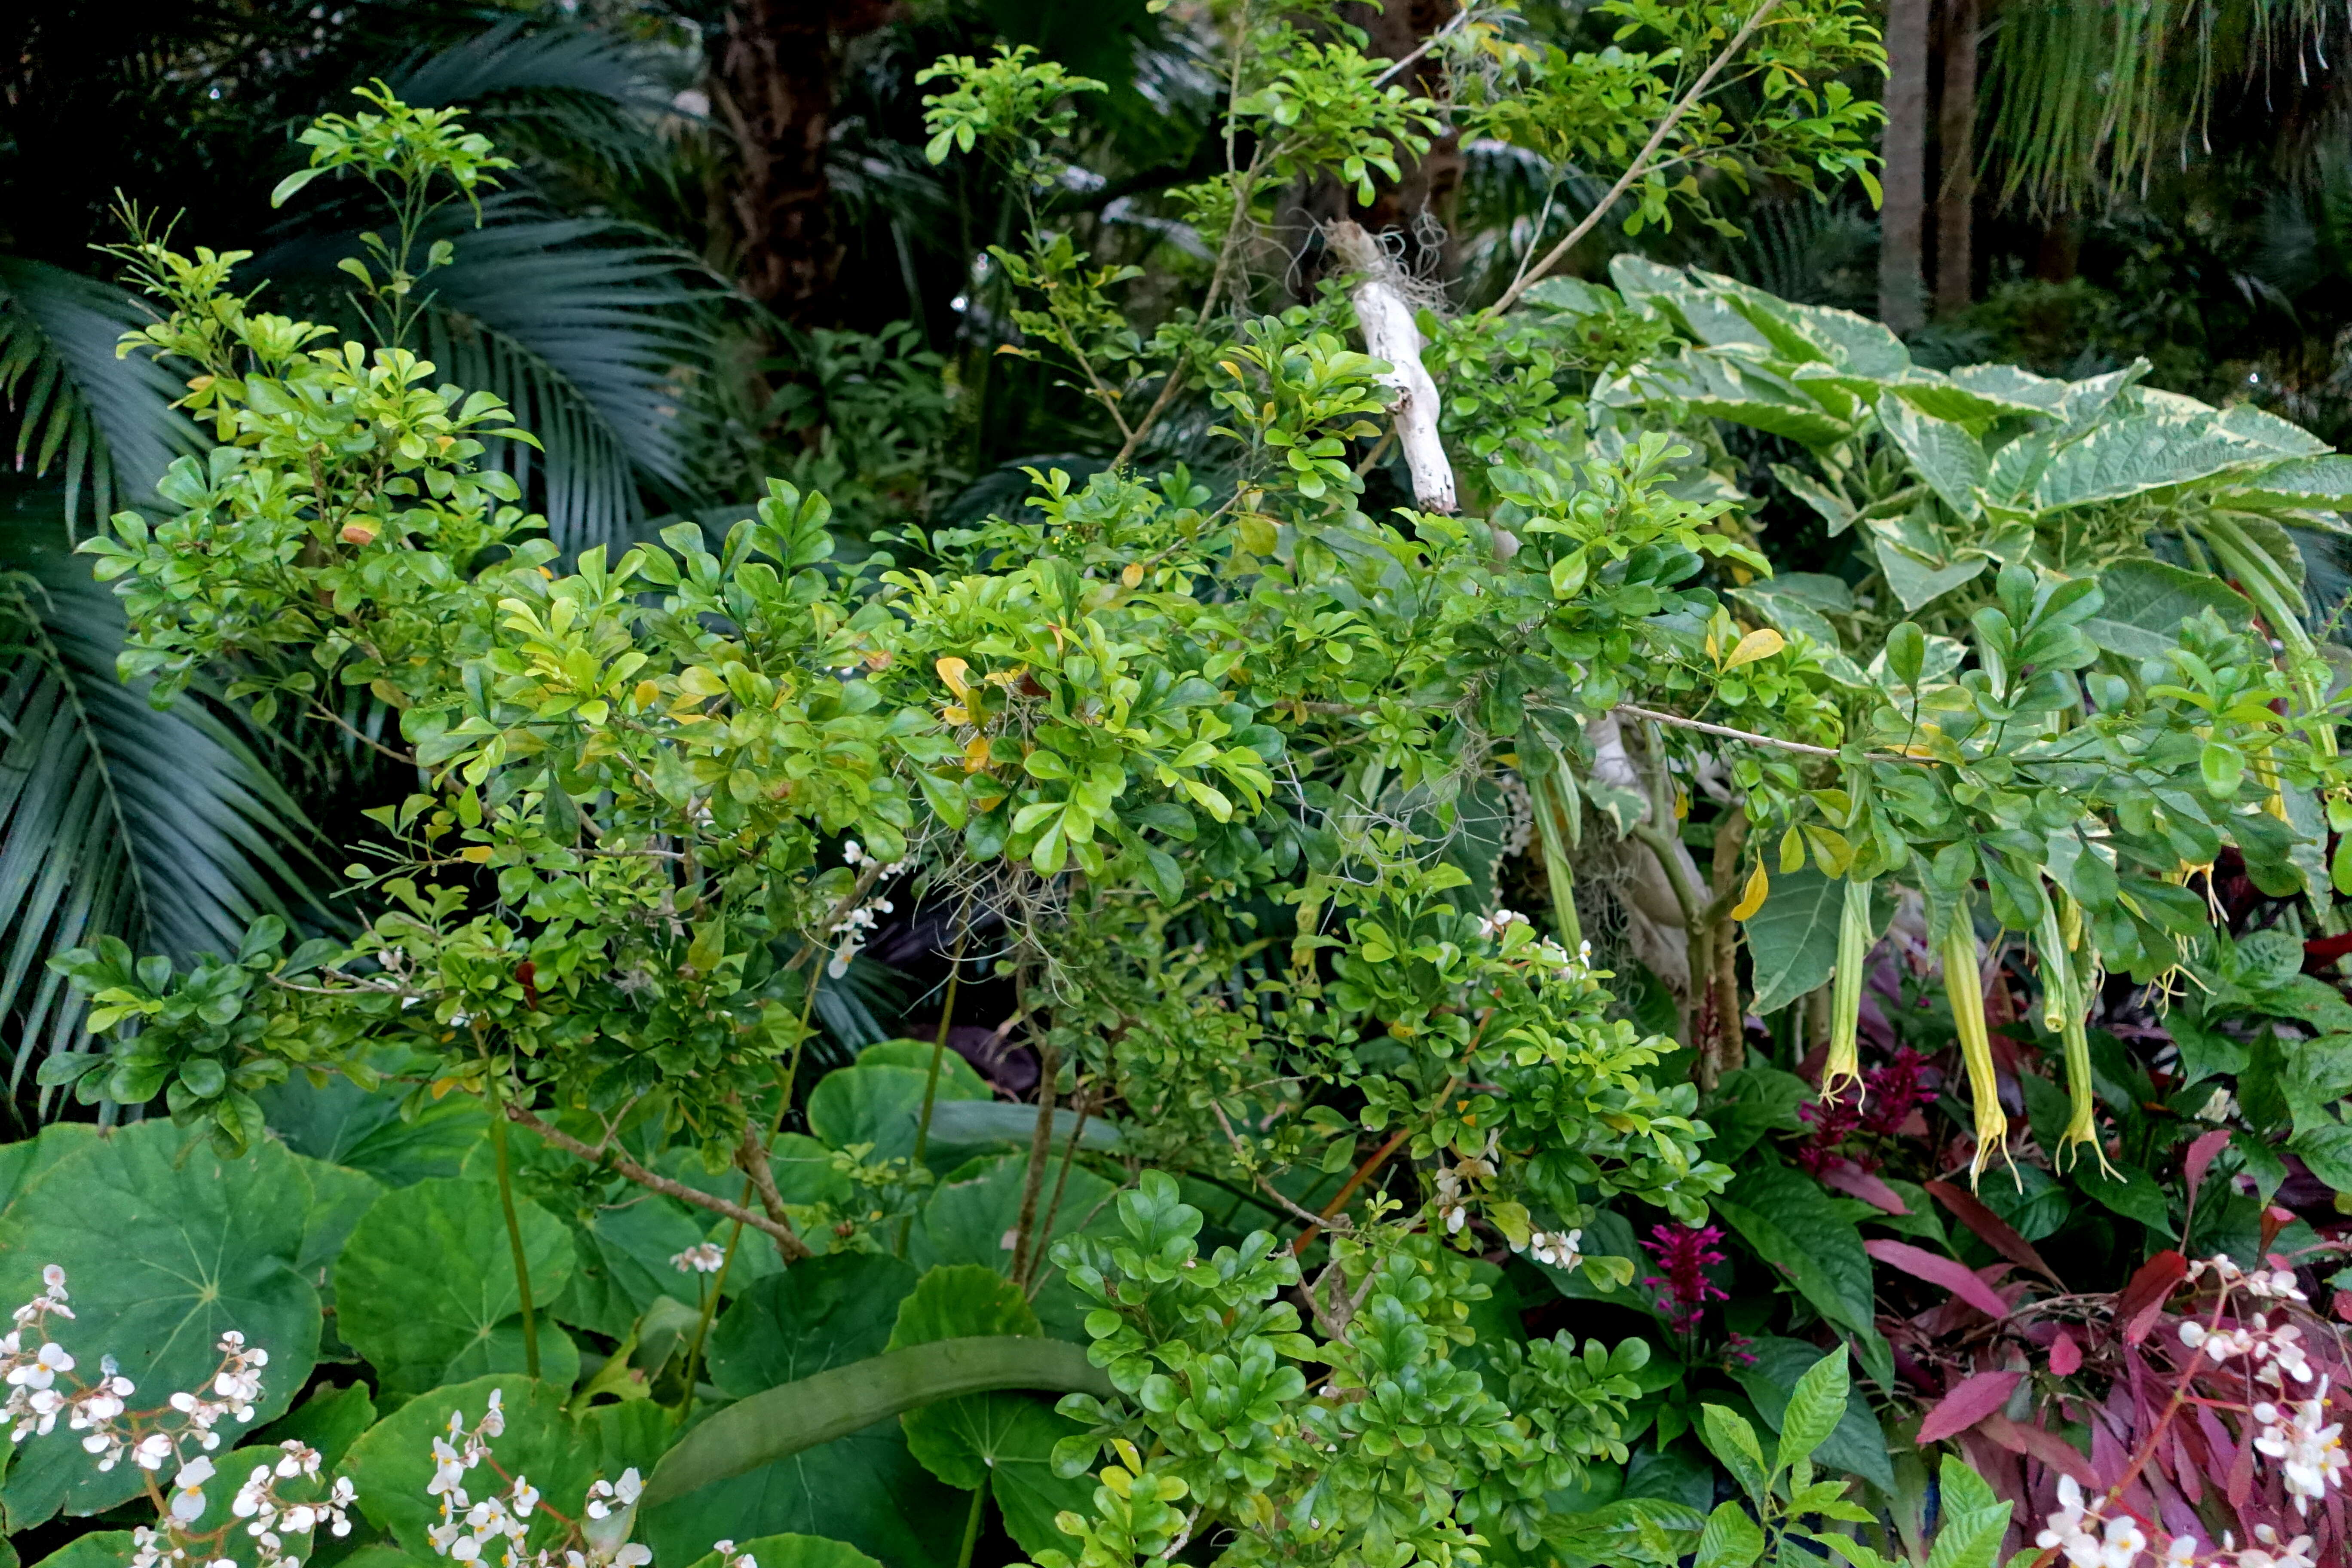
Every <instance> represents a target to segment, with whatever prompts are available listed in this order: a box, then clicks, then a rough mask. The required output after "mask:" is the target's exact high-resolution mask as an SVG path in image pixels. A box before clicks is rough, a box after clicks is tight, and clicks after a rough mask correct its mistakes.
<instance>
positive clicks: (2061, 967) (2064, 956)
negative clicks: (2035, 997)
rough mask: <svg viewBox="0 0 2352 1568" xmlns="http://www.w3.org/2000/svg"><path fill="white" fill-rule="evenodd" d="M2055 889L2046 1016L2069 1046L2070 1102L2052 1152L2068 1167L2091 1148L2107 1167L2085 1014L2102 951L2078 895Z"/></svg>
mask: <svg viewBox="0 0 2352 1568" xmlns="http://www.w3.org/2000/svg"><path fill="white" fill-rule="evenodd" d="M2050 892H2051V900H2052V904H2053V908H2052V910H2051V913H2050V914H2049V915H2048V916H2047V917H2046V918H2045V919H2044V920H2043V921H2042V948H2043V952H2042V991H2043V995H2042V1016H2043V1018H2044V1019H2045V1020H2047V1021H2048V1022H2049V1023H2050V1026H2051V1027H2052V1028H2054V1029H2056V1030H2057V1031H2058V1039H2059V1042H2060V1044H2061V1045H2062V1046H2063V1047H2064V1050H2065V1056H2066V1095H2067V1099H2068V1100H2069V1101H2070V1105H2069V1107H2068V1113H2067V1117H2066V1131H2064V1132H2063V1133H2062V1134H2060V1136H2059V1139H2058V1147H2057V1148H2056V1149H2054V1150H2053V1151H2052V1153H2053V1156H2054V1160H2055V1163H2056V1164H2057V1166H2058V1168H2059V1169H2060V1170H2062V1171H2063V1170H2064V1169H2066V1168H2067V1167H2068V1166H2069V1165H2071V1164H2072V1163H2074V1158H2076V1157H2077V1155H2076V1153H2075V1152H2076V1151H2079V1150H2081V1149H2083V1148H2084V1147H2088V1148H2089V1149H2090V1151H2091V1154H2092V1157H2093V1158H2095V1159H2096V1160H2097V1161H2098V1162H2099V1168H2100V1169H2101V1170H2103V1171H2105V1170H2107V1169H2108V1167H2107V1153H2106V1151H2105V1149H2102V1148H2101V1147H2100V1146H2099V1128H2098V1122H2097V1121H2096V1119H2095V1117H2096V1111H2097V1109H2098V1107H2097V1103H2096V1101H2095V1100H2094V1099H2093V1097H2092V1092H2091V1037H2090V1031H2089V1027H2088V1024H2087V1020H2086V1018H2085V1015H2086V1014H2087V1013H2088V1012H2089V1010H2090V1005H2091V994H2092V993H2093V992H2094V991H2095V989H2096V988H2097V986H2098V983H2099V982H2098V973H2099V955H2098V953H2097V952H2095V951H2094V950H2093V949H2092V947H2091V944H2090V942H2088V941H2087V940H2085V935H2086V933H2085V932H2084V930H2083V911H2082V910H2080V909H2079V908H2078V907H2077V906H2076V905H2075V903H2074V900H2073V899H2072V898H2069V897H2068V896H2067V895H2066V893H2065V891H2064V889H2059V888H2053V889H2051V890H2050ZM2053 954H2055V955H2056V956H2055V959H2054V961H2053V956H2052V955H2053ZM2108 1173H2109V1174H2113V1172H2112V1171H2109V1172H2108Z"/></svg>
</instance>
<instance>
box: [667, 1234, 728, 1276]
mask: <svg viewBox="0 0 2352 1568" xmlns="http://www.w3.org/2000/svg"><path fill="white" fill-rule="evenodd" d="M669 1266H670V1267H671V1268H675V1269H677V1271H678V1272H679V1273H680V1274H716V1273H718V1272H719V1269H721V1268H725V1267H726V1266H727V1254H726V1252H725V1251H724V1250H722V1249H721V1248H720V1247H719V1244H718V1243H717V1242H715V1241H705V1242H699V1243H698V1244H696V1245H695V1246H693V1247H688V1248H687V1249H686V1250H685V1251H684V1252H681V1253H678V1254H677V1256H675V1257H673V1258H671V1259H670V1260H669Z"/></svg>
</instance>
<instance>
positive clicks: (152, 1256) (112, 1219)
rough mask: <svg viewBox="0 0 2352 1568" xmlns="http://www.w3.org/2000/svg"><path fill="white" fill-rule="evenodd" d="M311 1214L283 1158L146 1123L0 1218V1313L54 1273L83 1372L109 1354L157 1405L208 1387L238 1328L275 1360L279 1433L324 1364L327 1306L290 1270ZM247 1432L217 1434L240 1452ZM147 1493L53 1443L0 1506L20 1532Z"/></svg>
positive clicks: (272, 1151) (62, 1170)
mask: <svg viewBox="0 0 2352 1568" xmlns="http://www.w3.org/2000/svg"><path fill="white" fill-rule="evenodd" d="M309 1219H310V1178H309V1177H308V1176H307V1175H305V1174H304V1173H303V1171H302V1167H301V1163H300V1162H299V1161H298V1160H296V1159H295V1157H294V1156H293V1155H291V1154H289V1153H288V1152H286V1149H285V1147H284V1146H283V1145H281V1144H279V1143H277V1142H272V1141H262V1142H257V1143H256V1144H255V1145H254V1146H253V1148H252V1149H251V1150H250V1151H249V1152H247V1154H246V1155H245V1156H244V1157H243V1158H242V1159H237V1160H223V1159H221V1158H220V1157H219V1155H218V1154H217V1153H215V1152H214V1150H213V1147H212V1144H211V1142H210V1141H209V1140H208V1139H207V1138H206V1137H205V1133H204V1131H203V1130H202V1129H185V1128H179V1127H174V1126H173V1125H172V1124H171V1123H170V1122H169V1121H162V1120H160V1119H159V1120H157V1121H142V1122H140V1123H137V1124H135V1125H133V1126H131V1127H125V1128H121V1129H119V1130H117V1131H114V1132H113V1133H111V1134H110V1135H109V1136H105V1137H100V1138H91V1139H88V1140H82V1141H79V1147H76V1148H74V1149H73V1150H72V1152H69V1153H68V1154H67V1155H66V1156H65V1157H64V1158H62V1159H60V1160H58V1162H57V1163H55V1164H53V1165H51V1166H50V1167H49V1168H48V1170H47V1171H46V1172H45V1173H42V1174H40V1175H39V1176H38V1177H37V1178H36V1179H35V1180H34V1181H33V1182H32V1183H31V1184H29V1185H27V1186H26V1189H25V1191H24V1192H23V1193H22V1194H19V1195H18V1197H17V1199H16V1202H15V1203H14V1204H13V1205H10V1206H9V1209H8V1212H7V1214H6V1215H5V1216H0V1300H7V1301H9V1302H12V1303H13V1302H18V1301H24V1300H29V1299H31V1298H32V1297H34V1296H36V1295H37V1294H39V1292H40V1290H41V1270H42V1268H44V1267H45V1266H47V1265H48V1264H52V1263H54V1264H57V1265H58V1266H59V1267H60V1268H64V1269H65V1271H66V1286H67V1289H68V1291H69V1292H70V1293H71V1296H72V1305H73V1309H74V1311H75V1312H76V1314H77V1317H76V1319H75V1320H74V1321H71V1322H60V1323H59V1324H58V1326H57V1331H58V1338H59V1340H60V1341H61V1342H63V1343H64V1344H65V1346H66V1348H67V1349H68V1351H70V1352H73V1354H74V1355H75V1357H76V1358H77V1359H78V1360H79V1361H80V1362H82V1363H84V1364H85V1365H90V1366H95V1365H96V1364H97V1363H98V1361H99V1358H100V1356H102V1355H108V1354H111V1355H112V1356H114V1357H115V1358H116V1361H117V1362H118V1363H119V1364H120V1365H121V1370H122V1373H123V1375H124V1376H126V1377H128V1378H130V1379H131V1382H132V1383H134V1384H137V1385H138V1387H139V1389H140V1392H141V1394H142V1397H143V1396H146V1395H150V1394H152V1396H153V1398H154V1401H155V1403H157V1404H161V1403H163V1401H164V1400H165V1399H166V1398H168V1397H169V1395H170V1394H172V1393H173V1392H174V1391H176V1390H181V1389H194V1388H197V1387H199V1386H201V1385H203V1384H205V1382H207V1381H208V1380H209V1379H210V1378H211V1376H212V1374H213V1372H214V1369H215V1368H216V1367H217V1366H218V1365H219V1363H220V1352H219V1351H218V1350H217V1349H216V1348H215V1346H216V1344H217V1342H218V1341H219V1339H220V1336H221V1335H222V1334H224V1333H226V1332H227V1331H229V1330H231V1329H235V1330H236V1331H239V1332H241V1333H243V1334H244V1335H245V1336H246V1341H247V1343H248V1344H253V1345H257V1346H259V1347H261V1348H262V1349H265V1350H267V1351H268V1352H269V1365H268V1370H267V1372H266V1373H265V1374H264V1382H263V1389H262V1396H261V1397H260V1398H259V1399H258V1400H257V1401H256V1402H255V1413H256V1414H255V1419H256V1421H268V1420H272V1419H274V1418H275V1417H276V1416H277V1415H278V1414H280V1413H281V1412H282V1411H284V1410H285V1408H286V1406H287V1403H288V1401H289V1400H290V1399H291V1398H292V1397H293V1396H294V1394H296V1392H298V1391H299V1389H300V1388H301V1387H302V1384H304V1383H305V1382H306V1381H307V1380H308V1379H309V1377H310V1368H311V1365H312V1363H313V1362H314V1361H315V1359H316V1357H317V1355H318V1352H319V1331H320V1310H319V1293H318V1292H317V1291H316V1290H315V1289H312V1288H311V1286H310V1283H309V1281H307V1280H306V1279H303V1278H302V1277H301V1276H300V1275H299V1273H297V1272H296V1270H295V1267H294V1266H295V1263H296V1261H297V1259H299V1258H300V1257H301V1253H302V1243H303V1235H304V1230H305V1227H306V1226H307V1224H308V1222H309ZM249 1425H250V1424H240V1423H237V1422H234V1421H229V1422H224V1423H222V1425H221V1426H219V1427H218V1428H216V1430H218V1431H219V1432H220V1433H221V1434H222V1436H224V1437H225V1438H226V1439H227V1440H229V1441H230V1442H235V1441H236V1439H237V1438H238V1437H239V1436H242V1435H243V1434H244V1433H245V1432H246V1431H247V1430H248V1429H249ZM139 1490H140V1472H139V1471H137V1470H136V1469H135V1468H133V1467H131V1466H129V1465H123V1466H120V1467H118V1468H115V1469H114V1470H112V1471H110V1472H107V1473H105V1474H100V1473H99V1472H98V1471H97V1470H96V1469H95V1468H92V1466H91V1465H90V1463H89V1456H88V1455H86V1454H84V1453H83V1452H82V1451H81V1446H80V1444H79V1442H78V1441H75V1440H73V1439H71V1438H70V1437H68V1436H67V1435H66V1434H65V1433H64V1432H63V1430H62V1429H60V1430H59V1431H58V1433H56V1434H55V1435H53V1436H52V1437H51V1438H50V1439H49V1440H47V1441H32V1442H28V1443H27V1444H26V1445H25V1446H24V1447H21V1448H19V1449H18V1450H17V1452H16V1460H15V1463H14V1464H12V1465H11V1466H10V1468H9V1470H8V1477H7V1485H6V1489H5V1493H0V1498H5V1503H6V1506H7V1510H8V1518H9V1521H10V1523H11V1524H12V1525H13V1526H14V1527H16V1529H20V1530H21V1529H26V1528H28V1527H29V1526H31V1525H34V1524H37V1523H39V1522H40V1521H43V1520H45V1519H47V1518H49V1517H50V1516H51V1515H52V1514H55V1513H56V1512H58V1510H60V1509H63V1510H66V1511H68V1512H71V1513H94V1512H97V1511H99V1510H102V1509H107V1508H111V1507H113V1506H114V1505H115V1504H117V1503H120V1502H124V1501H127V1500H130V1499H131V1498H133V1497H136V1496H137V1495H139Z"/></svg>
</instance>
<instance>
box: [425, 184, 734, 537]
mask: <svg viewBox="0 0 2352 1568" xmlns="http://www.w3.org/2000/svg"><path fill="white" fill-rule="evenodd" d="M621 233H622V231H620V230H619V229H618V228H617V226H614V225H610V224H604V223H598V222H593V221H584V220H546V221H525V222H513V223H494V224H492V225H491V226H488V227H487V228H483V229H480V230H478V231H475V232H473V233H469V234H467V235H464V236H462V237H459V238H458V240H457V260H456V261H455V262H454V263H453V264H452V265H451V266H450V267H449V268H447V269H446V271H442V272H437V273H436V274H434V278H433V282H434V286H435V289H436V299H435V302H434V308H433V310H432V313H431V316H430V319H429V321H428V323H427V327H426V343H425V349H426V353H427V357H429V358H431V359H432V360H433V361H434V363H436V365H438V366H439V367H440V371H441V374H442V375H443V377H444V378H446V380H449V381H453V382H456V383H457V384H460V385H463V386H467V387H479V388H483V389H487V390H488V391H492V392H496V393H497V394H498V395H499V396H501V397H503V398H505V399H506V400H507V402H508V403H509V405H511V406H512V407H513V409H514V412H515V417H516V423H517V424H518V425H520V426H521V427H522V428H524V429H526V430H529V431H530V432H531V433H532V434H533V435H534V436H537V437H539V438H540V440H541V442H542V443H543V444H544V448H545V449H544V451H543V452H541V453H534V452H533V451H531V449H530V447H526V446H523V445H521V444H520V443H519V442H500V443H497V444H496V447H495V449H494V450H493V451H492V453H491V454H490V455H489V460H490V461H492V462H495V463H497V464H498V465H499V466H500V467H502V468H505V469H506V470H507V471H508V472H509V473H511V474H513V475H514V476H515V478H516V479H517V480H518V481H519V482H520V483H521V484H523V485H524V487H525V488H526V490H528V491H530V493H531V494H533V496H534V498H535V499H536V500H539V502H540V504H541V508H542V510H544V511H545V512H546V514H547V518H548V522H549V525H550V529H551V532H552V534H553V536H554V538H555V541H556V542H557V543H558V544H560V545H562V547H563V549H564V550H565V551H567V552H577V551H580V550H584V549H586V548H588V547H589V546H591V545H593V544H597V543H614V544H617V543H619V542H623V541H625V540H627V539H629V538H630V537H632V535H633V532H634V531H635V527H636V525H637V523H638V522H639V521H641V520H642V519H643V516H644V510H643V506H642V504H641V501H640V499H639V489H640V484H641V483H642V484H645V485H650V486H651V487H653V488H654V489H656V491H659V492H663V493H665V494H667V496H669V497H672V498H677V497H679V496H681V495H682V494H683V493H684V491H685V490H686V489H687V487H688V461H687V456H688V451H687V449H688V419H687V416H686V415H685V413H684V412H683V410H684V409H685V407H686V405H687V393H688V386H687V382H688V379H689V378H690V377H691V376H692V375H693V374H695V373H696V372H697V371H698V369H699V368H701V367H705V366H708V365H709V363H710V362H711V359H712V357H713V353H714V352H715V350H714V342H713V338H712V334H711V332H710V331H709V325H708V321H707V313H708V311H709V308H710V307H711V306H712V305H713V304H714V303H715V302H717V301H718V300H722V299H723V298H724V297H725V296H724V295H723V294H721V293H720V292H719V290H718V289H715V288H713V287H711V286H709V284H707V283H703V282H699V281H697V280H696V279H694V277H693V273H692V271H691V268H693V267H694V265H695V264H694V263H693V262H692V260H691V259H690V258H687V257H684V256H682V255H680V254H678V253H677V252H675V251H672V250H668V249H665V248H662V247H656V246H649V245H643V244H634V243H619V244H614V243H610V241H611V240H613V239H614V238H615V237H618V236H619V235H620V234H621ZM599 242H604V243H599ZM534 485H536V487H537V489H532V487H533V486H534Z"/></svg>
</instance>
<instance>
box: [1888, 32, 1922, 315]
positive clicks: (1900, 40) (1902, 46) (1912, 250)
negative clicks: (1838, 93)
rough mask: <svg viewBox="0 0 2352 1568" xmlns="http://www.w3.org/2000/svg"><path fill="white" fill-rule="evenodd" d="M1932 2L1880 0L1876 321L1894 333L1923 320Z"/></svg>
mask: <svg viewBox="0 0 2352 1568" xmlns="http://www.w3.org/2000/svg"><path fill="white" fill-rule="evenodd" d="M1932 4H1933V0H1886V132H1885V142H1882V143H1881V148H1882V151H1883V153H1884V154H1885V159H1886V166H1885V169H1884V170H1883V171H1882V172H1881V174H1880V179H1881V180H1882V181H1883V182H1884V184H1885V190H1886V201H1885V205H1884V206H1882V207H1881V208H1880V209H1879V217H1878V233H1879V241H1878V318H1879V320H1880V321H1885V323H1886V324H1887V325H1888V326H1889V327H1892V328H1893V329H1895V331H1898V332H1902V333H1906V334H1908V333H1911V332H1915V331H1918V330H1919V328H1920V327H1921V326H1922V325H1924V324H1925V322H1926V320H1927V311H1926V302H1927V289H1926V288H1925V287H1924V286H1923V279H1924V277H1925V273H1924V270H1923V268H1922V266H1921V256H1920V251H1921V242H1922V240H1923V238H1924V237H1925V236H1924V230H1925V227H1926V223H1925V220H1926V217H1927V17H1928V11H1929V7H1930V5H1932Z"/></svg>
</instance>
